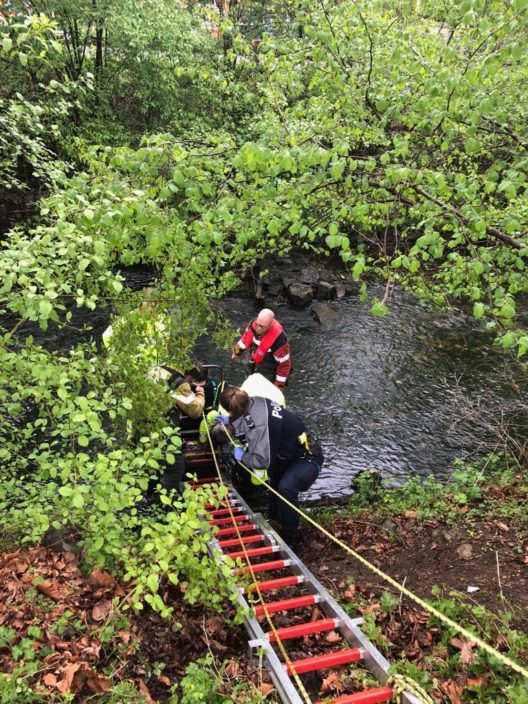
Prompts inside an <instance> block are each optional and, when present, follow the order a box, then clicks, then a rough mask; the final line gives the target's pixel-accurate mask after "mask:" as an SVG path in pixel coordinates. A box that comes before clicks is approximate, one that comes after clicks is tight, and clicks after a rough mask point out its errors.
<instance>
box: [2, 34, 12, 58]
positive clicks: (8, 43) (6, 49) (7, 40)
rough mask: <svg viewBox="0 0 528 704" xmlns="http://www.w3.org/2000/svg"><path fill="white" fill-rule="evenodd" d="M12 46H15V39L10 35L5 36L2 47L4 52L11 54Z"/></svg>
mask: <svg viewBox="0 0 528 704" xmlns="http://www.w3.org/2000/svg"><path fill="white" fill-rule="evenodd" d="M12 46H13V40H12V39H10V38H9V37H4V38H3V40H2V49H3V50H4V53H6V54H9V52H10V51H11V48H12Z"/></svg>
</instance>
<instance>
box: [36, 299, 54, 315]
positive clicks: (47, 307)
mask: <svg viewBox="0 0 528 704" xmlns="http://www.w3.org/2000/svg"><path fill="white" fill-rule="evenodd" d="M52 310H53V306H52V305H51V303H50V302H49V301H48V300H46V299H42V300H41V301H39V311H40V316H41V318H45V319H47V318H49V316H50V313H51V311H52Z"/></svg>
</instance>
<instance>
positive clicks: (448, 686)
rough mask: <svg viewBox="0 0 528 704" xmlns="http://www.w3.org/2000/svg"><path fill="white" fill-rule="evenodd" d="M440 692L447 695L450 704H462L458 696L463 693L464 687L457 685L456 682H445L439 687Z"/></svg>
mask: <svg viewBox="0 0 528 704" xmlns="http://www.w3.org/2000/svg"><path fill="white" fill-rule="evenodd" d="M440 689H441V690H442V692H444V693H445V694H447V696H448V697H449V701H450V702H451V704H462V699H461V698H460V695H461V694H462V692H463V691H464V685H462V684H458V682H453V680H446V681H445V682H442V684H441V685H440Z"/></svg>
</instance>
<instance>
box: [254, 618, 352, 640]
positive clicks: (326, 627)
mask: <svg viewBox="0 0 528 704" xmlns="http://www.w3.org/2000/svg"><path fill="white" fill-rule="evenodd" d="M338 625H339V620H338V619H337V618H323V619H320V620H319V621H308V622H307V623H299V624H298V625H297V626H285V627H284V628H277V629H276V635H275V631H269V632H268V633H267V634H266V635H267V636H268V640H269V642H270V643H274V642H275V640H276V639H277V637H278V638H280V640H288V638H301V637H302V636H311V635H312V634H314V633H323V632H324V631H333V630H334V628H337V627H338Z"/></svg>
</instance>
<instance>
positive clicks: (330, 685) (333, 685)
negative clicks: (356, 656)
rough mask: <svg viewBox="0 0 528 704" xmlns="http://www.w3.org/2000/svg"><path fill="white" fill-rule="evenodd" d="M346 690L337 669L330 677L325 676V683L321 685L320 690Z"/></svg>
mask: <svg viewBox="0 0 528 704" xmlns="http://www.w3.org/2000/svg"><path fill="white" fill-rule="evenodd" d="M343 690H344V687H343V685H342V684H341V680H340V679H339V675H338V674H337V672H336V671H335V670H332V671H331V672H330V673H329V675H328V677H325V679H324V680H323V684H322V685H321V689H320V690H319V693H320V694H325V693H326V692H338V693H339V692H342V691H343Z"/></svg>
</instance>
